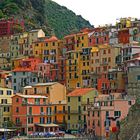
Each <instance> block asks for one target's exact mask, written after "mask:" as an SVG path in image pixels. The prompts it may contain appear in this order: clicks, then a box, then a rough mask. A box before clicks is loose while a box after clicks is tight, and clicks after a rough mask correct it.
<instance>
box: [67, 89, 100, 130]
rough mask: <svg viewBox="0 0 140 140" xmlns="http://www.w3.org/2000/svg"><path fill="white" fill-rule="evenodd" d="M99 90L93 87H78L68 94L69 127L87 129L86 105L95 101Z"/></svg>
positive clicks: (70, 128)
mask: <svg viewBox="0 0 140 140" xmlns="http://www.w3.org/2000/svg"><path fill="white" fill-rule="evenodd" d="M97 94H98V93H97V91H96V90H95V89H93V88H77V89H75V90H74V91H72V92H70V93H68V95H67V112H68V118H67V129H68V130H71V131H73V130H76V131H78V130H84V129H86V126H87V124H86V106H87V104H89V103H90V102H94V98H95V97H96V96H97Z"/></svg>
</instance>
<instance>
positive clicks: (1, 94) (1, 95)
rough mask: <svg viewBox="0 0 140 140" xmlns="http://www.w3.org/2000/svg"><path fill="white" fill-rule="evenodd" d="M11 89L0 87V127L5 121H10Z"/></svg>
mask: <svg viewBox="0 0 140 140" xmlns="http://www.w3.org/2000/svg"><path fill="white" fill-rule="evenodd" d="M12 96H13V90H12V89H9V88H2V87H0V103H1V104H0V126H1V127H2V125H3V123H4V122H5V121H11V111H12V110H11V106H12V98H11V97H12Z"/></svg>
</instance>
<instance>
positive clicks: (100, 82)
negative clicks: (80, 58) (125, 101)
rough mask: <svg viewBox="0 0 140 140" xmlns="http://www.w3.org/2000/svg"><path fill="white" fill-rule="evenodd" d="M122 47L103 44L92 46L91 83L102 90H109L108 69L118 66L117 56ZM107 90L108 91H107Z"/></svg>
mask: <svg viewBox="0 0 140 140" xmlns="http://www.w3.org/2000/svg"><path fill="white" fill-rule="evenodd" d="M120 52H121V48H120V47H111V46H110V45H101V46H99V47H92V50H91V56H90V64H91V65H90V68H91V85H92V86H93V87H94V88H96V89H98V90H99V91H102V92H104V93H105V92H107V90H108V89H109V87H110V83H109V80H108V70H109V69H113V68H115V67H116V66H117V64H116V57H117V56H118V55H119V54H120ZM105 90H106V91H105Z"/></svg>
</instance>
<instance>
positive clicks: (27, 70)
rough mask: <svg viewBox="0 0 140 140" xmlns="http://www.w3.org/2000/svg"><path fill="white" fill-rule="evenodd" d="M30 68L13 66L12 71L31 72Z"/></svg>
mask: <svg viewBox="0 0 140 140" xmlns="http://www.w3.org/2000/svg"><path fill="white" fill-rule="evenodd" d="M31 71H32V70H31V69H30V68H15V69H14V70H12V72H31Z"/></svg>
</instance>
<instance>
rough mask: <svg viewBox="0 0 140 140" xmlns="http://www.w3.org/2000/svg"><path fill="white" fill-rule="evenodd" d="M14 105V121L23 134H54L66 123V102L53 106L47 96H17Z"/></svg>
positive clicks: (13, 99) (14, 98)
mask: <svg viewBox="0 0 140 140" xmlns="http://www.w3.org/2000/svg"><path fill="white" fill-rule="evenodd" d="M12 103H13V104H12V120H13V122H14V124H15V125H16V126H17V127H18V128H19V129H20V131H21V134H27V135H28V134H31V133H33V132H49V131H53V132H54V131H57V130H58V129H59V126H62V123H65V113H66V112H65V103H64V102H59V103H58V104H57V105H52V104H50V103H49V102H48V98H47V97H46V96H40V95H21V94H16V95H15V96H13V97H12ZM62 104H63V105H64V106H62ZM58 124H59V125H58Z"/></svg>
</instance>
